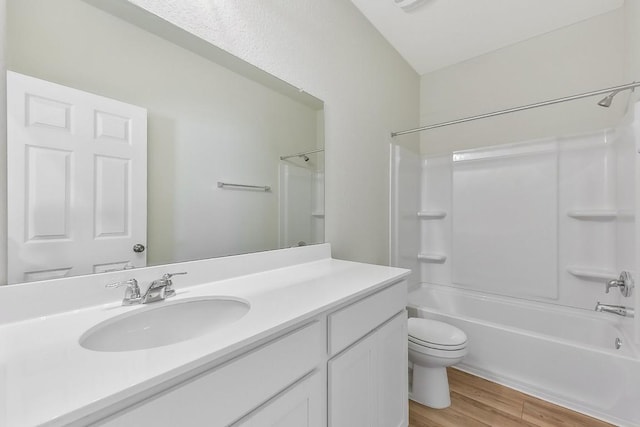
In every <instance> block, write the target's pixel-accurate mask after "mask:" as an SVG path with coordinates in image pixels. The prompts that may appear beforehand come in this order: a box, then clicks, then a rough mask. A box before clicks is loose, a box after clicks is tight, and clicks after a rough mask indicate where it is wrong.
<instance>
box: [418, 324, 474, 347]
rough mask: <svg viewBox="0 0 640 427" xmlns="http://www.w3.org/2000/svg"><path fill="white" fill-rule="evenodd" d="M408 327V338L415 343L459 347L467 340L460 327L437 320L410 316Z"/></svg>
mask: <svg viewBox="0 0 640 427" xmlns="http://www.w3.org/2000/svg"><path fill="white" fill-rule="evenodd" d="M408 329H409V340H411V341H413V342H415V343H416V344H421V342H423V343H424V345H426V346H429V345H436V346H438V347H439V346H445V347H446V346H455V347H459V346H460V345H462V344H464V343H466V342H467V335H466V334H465V333H464V332H462V331H461V330H460V329H458V328H456V327H455V326H453V325H449V324H448V323H444V322H439V321H437V320H431V319H419V318H416V317H411V318H409V322H408Z"/></svg>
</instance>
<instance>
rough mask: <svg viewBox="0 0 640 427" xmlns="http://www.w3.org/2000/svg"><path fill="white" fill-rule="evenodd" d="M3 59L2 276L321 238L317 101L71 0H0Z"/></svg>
mask: <svg viewBox="0 0 640 427" xmlns="http://www.w3.org/2000/svg"><path fill="white" fill-rule="evenodd" d="M167 37H169V38H171V36H170V35H169V36H167ZM212 48H214V47H212ZM6 52H7V53H6V54H7V58H6V59H7V68H8V69H9V70H11V71H12V72H11V73H9V76H8V80H9V81H8V104H9V105H8V112H7V114H8V127H9V131H8V148H7V155H8V178H9V180H8V205H9V212H8V218H9V226H8V233H7V234H8V237H9V239H8V240H9V241H8V242H7V245H8V265H9V266H10V268H9V269H8V273H9V274H8V276H9V278H8V283H19V282H24V281H31V280H43V279H48V278H55V277H67V276H71V275H78V274H90V273H96V272H104V271H111V270H118V269H125V268H135V267H140V266H147V265H158V264H167V263H172V262H181V261H187V260H195V259H203V258H210V257H217V256H224V255H230V254H240V253H247V252H255V251H262V250H269V249H276V248H282V247H290V246H295V245H304V244H311V243H317V242H322V241H323V240H324V156H323V154H324V152H323V149H322V147H323V111H322V108H323V107H322V102H321V101H319V100H317V99H315V98H313V97H311V96H309V95H306V94H304V96H302V95H301V96H297V97H291V96H289V95H287V94H284V93H283V92H282V91H278V90H274V89H272V88H270V87H273V85H271V86H270V87H267V86H265V85H263V84H261V83H258V82H256V81H254V80H251V79H248V78H246V77H244V76H242V75H240V74H238V73H235V72H232V71H230V70H229V69H227V68H224V67H222V66H220V65H218V64H217V63H215V62H212V61H211V60H210V59H206V58H205V57H203V56H201V55H198V54H195V53H193V51H192V50H189V49H185V48H184V47H181V46H178V45H177V44H175V43H172V42H170V41H168V40H167V39H165V38H163V37H159V36H158V35H156V34H151V33H149V32H147V31H145V30H142V29H141V28H138V27H136V26H135V25H132V24H131V23H128V22H125V21H124V20H122V19H120V18H117V17H116V16H114V15H111V14H110V13H107V12H105V11H103V10H100V9H98V8H96V7H94V6H92V5H90V4H88V3H85V2H83V1H80V0H59V1H56V2H51V1H50V0H8V2H7V49H6ZM235 61H237V59H235ZM254 72H255V70H254ZM290 92H292V93H293V92H294V91H291V90H290ZM87 147H89V148H87ZM219 183H224V184H231V185H219ZM267 187H268V188H267Z"/></svg>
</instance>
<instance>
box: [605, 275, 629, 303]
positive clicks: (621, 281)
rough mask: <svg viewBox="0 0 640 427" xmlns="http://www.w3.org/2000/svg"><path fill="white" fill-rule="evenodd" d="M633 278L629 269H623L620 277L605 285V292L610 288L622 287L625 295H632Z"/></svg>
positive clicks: (621, 290) (621, 291)
mask: <svg viewBox="0 0 640 427" xmlns="http://www.w3.org/2000/svg"><path fill="white" fill-rule="evenodd" d="M633 286H634V284H633V278H632V277H631V274H630V273H629V272H628V271H623V272H622V273H620V277H618V278H617V279H613V280H609V281H608V282H607V283H606V285H605V289H604V290H605V293H607V294H608V293H609V289H611V288H615V287H617V288H618V289H620V293H621V294H622V295H623V296H625V297H629V296H631V291H632V290H633Z"/></svg>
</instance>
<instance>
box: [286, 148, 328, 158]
mask: <svg viewBox="0 0 640 427" xmlns="http://www.w3.org/2000/svg"><path fill="white" fill-rule="evenodd" d="M321 151H324V148H318V149H317V150H310V151H303V152H301V153H296V154H289V155H288V156H280V160H287V159H289V158H291V157H302V156H306V155H307V154H313V153H319V152H321Z"/></svg>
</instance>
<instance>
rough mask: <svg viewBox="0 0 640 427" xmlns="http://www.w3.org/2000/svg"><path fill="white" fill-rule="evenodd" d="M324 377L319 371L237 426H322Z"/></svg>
mask: <svg viewBox="0 0 640 427" xmlns="http://www.w3.org/2000/svg"><path fill="white" fill-rule="evenodd" d="M321 379H322V377H321V374H320V373H319V372H316V373H315V374H313V375H312V376H311V377H308V378H306V379H304V380H302V381H300V383H298V384H297V385H295V386H293V387H292V388H291V389H288V390H286V391H284V392H283V393H282V394H281V395H279V396H278V397H276V398H275V399H273V400H272V401H270V402H269V403H267V404H266V405H265V406H264V407H262V408H260V409H258V410H257V411H256V412H255V413H254V414H253V415H250V416H249V417H248V418H247V419H246V420H243V421H241V422H240V424H237V425H236V426H234V427H321V426H323V425H324V416H323V412H324V411H323V407H324V405H323V394H324V389H323V387H322V380H321Z"/></svg>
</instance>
